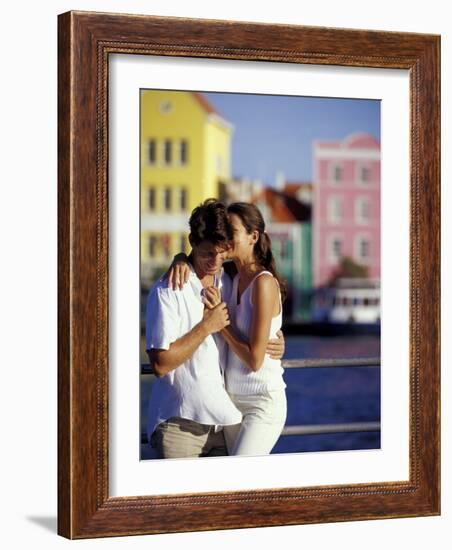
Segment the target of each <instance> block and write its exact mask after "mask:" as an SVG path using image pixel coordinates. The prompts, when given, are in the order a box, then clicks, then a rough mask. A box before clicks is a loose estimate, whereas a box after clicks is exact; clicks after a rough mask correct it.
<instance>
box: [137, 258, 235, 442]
mask: <svg viewBox="0 0 452 550" xmlns="http://www.w3.org/2000/svg"><path fill="white" fill-rule="evenodd" d="M190 269H191V273H190V277H189V281H188V283H187V284H185V285H184V287H183V288H182V290H173V289H171V288H167V281H166V280H165V281H158V282H157V283H156V284H155V285H154V286H153V287H152V289H151V291H150V293H149V296H148V301H147V307H146V349H152V348H154V349H163V350H168V349H169V348H170V345H171V344H172V343H173V342H175V341H176V340H178V339H179V338H181V337H182V336H184V335H185V334H187V333H188V332H190V331H191V330H192V329H193V328H194V327H195V326H196V325H197V324H198V323H200V322H201V321H202V318H203V312H204V303H203V301H202V291H203V286H202V284H201V281H200V280H199V278H198V277H197V275H196V273H195V272H194V270H193V267H192V266H190ZM215 286H218V287H219V288H220V289H221V293H222V298H223V301H224V302H227V301H228V300H229V294H230V292H231V280H230V278H229V277H228V275H227V274H226V273H224V271H223V270H221V273H220V274H219V275H218V276H216V283H215ZM226 364H227V345H226V343H225V342H224V340H223V339H222V338H220V337H218V336H217V335H214V336H212V335H209V336H208V337H207V338H206V339H205V340H204V341H203V342H202V343H201V345H200V346H199V347H198V348H197V349H196V351H195V352H194V353H193V355H192V356H191V357H190V358H189V359H188V360H187V361H186V362H185V363H183V364H182V365H180V366H179V367H177V368H176V369H174V370H172V371H171V372H169V373H168V374H166V375H165V376H163V377H161V378H157V379H156V380H155V382H154V384H153V388H152V393H151V397H150V400H149V414H148V426H147V432H148V437H149V438H150V437H151V435H152V433H153V432H154V430H155V428H156V426H157V425H158V424H160V423H161V422H163V421H165V420H167V419H168V418H171V417H180V418H186V419H189V420H194V421H195V422H199V423H200V424H209V425H216V426H226V425H230V424H238V423H239V422H241V420H242V415H241V413H240V412H239V410H238V409H237V408H236V407H235V405H234V404H233V403H232V401H231V400H230V398H229V396H228V394H227V393H226V390H225V387H224V378H223V372H224V368H225V367H226Z"/></svg>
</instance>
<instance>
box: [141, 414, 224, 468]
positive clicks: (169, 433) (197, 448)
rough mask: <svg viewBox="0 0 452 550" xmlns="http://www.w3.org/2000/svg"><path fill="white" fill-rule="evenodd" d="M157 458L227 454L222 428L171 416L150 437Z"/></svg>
mask: <svg viewBox="0 0 452 550" xmlns="http://www.w3.org/2000/svg"><path fill="white" fill-rule="evenodd" d="M151 445H152V447H155V449H156V451H157V458H190V457H199V456H227V454H228V452H227V448H226V443H225V439H224V434H223V430H220V431H215V426H212V425H208V424H199V423H198V422H194V421H193V420H187V419H186V418H178V417H172V418H169V419H168V420H165V421H164V422H162V423H161V424H159V425H158V426H157V428H156V429H155V431H154V433H153V434H152V438H151Z"/></svg>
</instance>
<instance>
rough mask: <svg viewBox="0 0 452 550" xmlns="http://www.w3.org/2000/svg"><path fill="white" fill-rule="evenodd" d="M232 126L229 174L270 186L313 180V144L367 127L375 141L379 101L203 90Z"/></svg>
mask: <svg viewBox="0 0 452 550" xmlns="http://www.w3.org/2000/svg"><path fill="white" fill-rule="evenodd" d="M204 95H205V96H206V97H207V99H208V100H209V102H210V103H211V104H212V105H213V106H214V107H215V109H216V110H217V111H218V113H219V114H220V115H221V116H222V117H223V118H225V119H226V120H227V121H228V122H230V123H232V125H233V126H234V132H233V137H232V167H231V169H232V176H233V177H238V176H243V177H248V178H252V179H260V180H262V181H263V182H264V183H265V184H268V185H274V184H275V181H276V176H277V173H278V172H282V173H283V174H284V177H285V179H286V180H287V181H312V143H313V141H314V140H316V139H322V140H330V139H343V138H345V137H347V136H348V135H350V134H352V133H355V132H367V133H369V134H371V135H372V136H373V137H375V138H376V139H377V140H378V141H380V101H378V100H368V99H342V98H341V99H335V98H316V97H294V96H276V95H257V94H233V93H211V92H209V93H205V94H204Z"/></svg>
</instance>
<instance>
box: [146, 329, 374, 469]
mask: <svg viewBox="0 0 452 550" xmlns="http://www.w3.org/2000/svg"><path fill="white" fill-rule="evenodd" d="M379 356H380V338H379V336H377V335H370V336H360V335H353V336H345V337H344V336H337V337H322V336H287V337H286V352H285V355H284V358H285V359H310V358H313V359H317V358H338V359H339V358H349V357H352V358H353V357H354V358H356V357H379ZM284 380H285V382H286V384H287V388H286V394H287V403H288V415H287V420H286V425H289V426H290V425H295V424H297V425H299V424H325V423H332V424H335V423H343V422H367V421H369V422H371V421H379V420H380V369H379V368H377V367H348V368H347V367H329V368H311V369H286V371H285V373H284ZM149 390H150V377H142V394H141V395H142V397H143V399H142V404H141V422H142V430H144V426H145V415H146V410H147V397H148V395H149ZM378 448H380V434H379V432H367V433H359V432H358V433H350V434H322V435H303V436H283V437H280V439H279V441H278V443H277V444H276V446H275V448H274V449H273V451H272V453H295V452H306V451H335V450H352V449H378ZM141 449H142V458H143V459H146V458H150V455H149V446H148V445H142V447H141Z"/></svg>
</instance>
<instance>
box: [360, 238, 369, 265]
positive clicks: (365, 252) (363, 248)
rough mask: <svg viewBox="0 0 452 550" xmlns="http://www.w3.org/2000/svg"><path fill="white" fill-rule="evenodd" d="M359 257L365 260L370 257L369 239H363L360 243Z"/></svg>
mask: <svg viewBox="0 0 452 550" xmlns="http://www.w3.org/2000/svg"><path fill="white" fill-rule="evenodd" d="M359 256H360V258H361V259H363V260H366V259H367V258H368V257H369V241H368V240H367V239H361V240H360V242H359Z"/></svg>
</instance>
